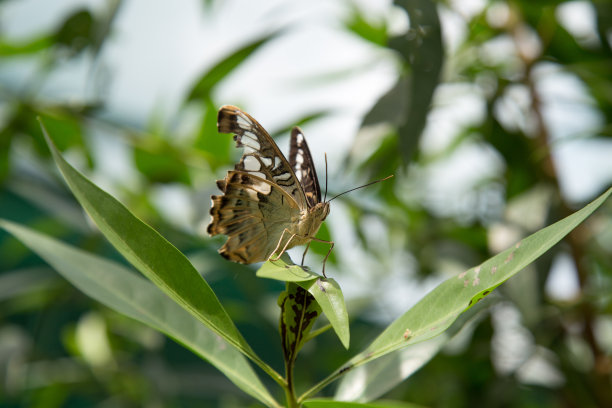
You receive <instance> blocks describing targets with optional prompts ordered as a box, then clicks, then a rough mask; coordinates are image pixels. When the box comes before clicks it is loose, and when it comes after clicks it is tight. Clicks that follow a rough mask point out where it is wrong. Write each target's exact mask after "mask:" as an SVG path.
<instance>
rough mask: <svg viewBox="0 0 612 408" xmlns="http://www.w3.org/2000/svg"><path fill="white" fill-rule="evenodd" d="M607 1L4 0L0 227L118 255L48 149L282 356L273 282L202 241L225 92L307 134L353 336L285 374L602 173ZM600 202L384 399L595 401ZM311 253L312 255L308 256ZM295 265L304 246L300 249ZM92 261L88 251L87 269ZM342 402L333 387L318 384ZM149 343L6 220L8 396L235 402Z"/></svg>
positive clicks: (607, 235) (601, 297) (178, 356)
mask: <svg viewBox="0 0 612 408" xmlns="http://www.w3.org/2000/svg"><path fill="white" fill-rule="evenodd" d="M611 47H612V3H610V2H609V1H605V0H600V1H592V2H589V1H555V0H544V1H537V2H533V1H528V0H515V1H486V0H469V1H465V0H454V1H452V0H448V1H437V2H434V1H429V0H396V1H395V2H391V1H382V0H381V1H366V0H359V1H358V0H344V1H335V2H330V1H324V0H314V1H309V2H291V1H285V0H267V1H259V2H255V1H248V0H227V1H215V0H206V1H204V0H182V1H176V2H162V1H145V0H123V1H121V0H87V1H85V0H82V1H81V0H54V1H53V2H51V1H46V0H19V1H17V0H12V1H11V0H4V1H2V2H0V217H2V218H6V219H10V220H13V221H16V222H19V223H23V224H25V225H27V226H29V227H31V228H34V229H36V230H38V231H41V232H44V233H47V234H49V235H52V236H54V237H56V238H58V239H60V240H62V241H65V242H68V243H71V244H73V245H76V246H78V247H80V248H83V249H85V250H88V251H91V252H94V253H97V254H101V255H104V256H107V257H110V258H113V259H116V260H119V261H121V262H123V260H122V259H121V257H120V256H119V255H117V254H116V252H114V250H113V249H112V248H111V247H110V245H109V244H108V243H107V242H105V240H104V239H103V238H102V237H101V235H100V234H99V233H98V231H97V230H96V229H95V227H93V225H92V223H91V222H89V221H88V219H87V217H86V216H85V214H84V213H83V211H82V210H81V209H80V207H79V206H78V205H77V204H76V201H75V200H74V198H73V197H72V196H71V195H70V193H69V192H68V191H67V188H66V187H65V185H64V184H63V182H62V180H61V178H60V177H59V175H58V172H57V170H56V169H55V167H54V166H53V164H52V162H51V160H50V157H49V154H48V151H47V149H46V147H45V145H44V142H43V140H42V135H41V131H40V128H39V126H38V123H37V121H36V118H37V117H40V118H42V120H43V122H44V123H45V124H46V126H47V127H48V129H49V132H50V133H51V135H52V137H53V138H54V140H55V141H56V143H57V144H58V146H59V147H60V148H61V150H62V151H63V152H64V154H65V155H66V157H67V158H68V159H69V160H70V161H71V163H73V164H74V165H75V166H77V167H78V168H79V169H80V170H82V171H83V172H84V173H85V174H86V175H87V176H88V177H90V178H91V179H92V180H94V181H95V182H96V183H97V184H98V185H100V186H101V187H102V188H104V189H105V190H107V191H109V192H110V193H111V194H113V195H115V196H116V197H117V198H119V199H120V200H121V201H122V202H123V203H124V204H125V205H126V206H127V207H128V208H130V209H131V210H132V211H133V212H134V213H136V214H137V215H138V216H139V217H140V218H142V219H144V220H146V221H147V222H148V223H149V224H151V225H152V226H154V227H155V228H156V229H158V230H159V231H160V232H161V233H162V234H163V235H164V236H166V237H167V238H168V239H169V240H170V241H171V242H172V243H173V244H175V245H176V246H177V247H179V249H181V250H182V251H184V252H185V253H186V254H187V255H188V256H189V257H190V259H191V260H192V261H193V263H194V264H195V265H196V267H197V268H198V270H199V271H200V272H201V273H202V274H203V276H204V277H205V279H206V280H207V281H208V282H209V283H210V284H211V286H212V287H213V289H214V290H215V291H216V293H217V294H218V296H219V297H220V299H221V301H222V303H223V304H224V306H225V307H226V308H227V309H228V311H229V313H230V315H231V316H232V317H233V318H234V319H235V320H236V321H237V323H238V326H239V328H240V330H241V331H242V333H243V334H244V335H245V337H246V338H247V339H248V340H249V341H250V342H251V343H252V344H253V347H254V349H255V351H256V352H257V353H258V354H259V355H260V356H262V357H263V358H264V359H265V360H267V361H271V362H272V365H273V366H274V367H275V368H277V370H279V371H281V368H282V360H281V352H280V348H279V347H280V344H279V339H278V334H277V324H278V323H277V317H278V309H277V307H276V297H277V296H278V294H279V292H280V291H281V290H282V288H283V287H282V285H280V284H278V283H276V282H270V281H264V280H261V279H256V278H255V277H254V270H255V269H254V268H255V266H250V267H249V266H241V265H235V264H230V263H228V262H226V261H225V260H223V259H221V258H220V257H219V256H218V255H217V253H216V249H218V248H219V246H220V245H221V244H222V242H223V239H222V238H220V239H210V238H209V237H207V236H206V234H205V233H204V227H205V226H206V224H207V222H208V217H209V216H208V210H209V206H210V200H209V196H210V195H211V194H215V193H216V192H215V183H214V180H216V179H217V178H222V177H223V176H224V174H225V171H227V170H228V169H229V168H231V166H232V165H233V163H234V161H235V160H236V159H237V158H238V157H239V152H238V151H237V150H236V149H234V148H233V141H232V140H231V137H229V136H226V135H218V134H217V132H216V112H217V110H218V108H219V107H220V106H221V105H224V104H233V105H238V106H240V107H241V108H243V109H244V110H246V111H247V112H249V113H250V114H251V115H253V116H254V117H255V118H256V119H258V121H260V122H261V123H262V125H264V127H266V128H267V129H268V131H269V132H270V133H271V134H272V135H273V136H274V137H275V139H276V140H277V142H278V144H279V146H280V148H281V150H285V151H287V148H288V134H289V129H290V128H291V126H293V125H299V126H301V127H302V128H303V129H304V132H305V134H306V137H307V139H308V141H309V145H310V149H311V151H312V153H313V156H314V160H315V163H316V166H317V169H318V173H319V178H320V180H321V183H322V184H324V181H323V180H324V179H325V162H324V154H325V153H327V157H328V170H327V171H328V178H329V182H328V183H329V186H328V189H329V193H328V196H330V195H332V194H335V193H339V192H342V191H344V190H346V189H349V188H351V187H354V186H357V185H360V184H364V183H366V182H368V181H370V180H372V179H375V178H380V177H384V176H387V175H389V174H394V175H395V177H394V178H393V179H391V180H388V181H386V182H384V183H381V184H378V185H375V186H372V187H369V188H367V189H363V190H359V191H356V192H354V193H351V194H349V195H345V196H343V197H342V198H339V199H338V200H335V201H334V202H333V204H332V211H331V214H330V216H329V217H328V219H327V220H326V222H325V226H324V228H322V230H321V233H320V235H319V236H320V237H321V238H326V239H332V240H334V241H335V243H336V246H335V248H334V252H333V256H332V258H331V260H330V262H329V263H328V268H329V270H328V274H329V275H331V276H333V277H334V278H335V279H336V280H337V281H338V282H339V283H340V285H341V287H342V288H343V291H344V294H345V298H346V300H347V304H348V308H349V315H350V317H351V332H352V336H351V339H352V344H351V349H350V350H349V351H346V350H343V348H342V346H341V345H340V343H339V342H338V341H337V339H336V338H335V337H334V335H333V333H331V332H328V333H326V334H324V335H322V336H320V337H319V338H317V339H316V340H314V341H313V342H312V344H309V346H308V347H306V348H305V349H304V350H303V352H302V356H301V357H300V359H298V366H297V370H298V373H297V375H298V379H297V380H298V389H300V387H305V386H306V385H308V384H312V383H313V382H314V381H316V380H317V379H321V378H322V377H323V376H325V375H326V374H327V373H329V372H330V371H331V370H333V369H335V368H337V367H338V366H339V365H340V364H342V363H343V362H344V361H346V360H347V359H348V358H349V357H350V356H351V355H353V354H355V353H356V352H358V351H360V350H362V349H363V348H364V347H365V346H366V345H367V344H368V343H369V342H370V341H371V340H372V339H373V338H374V337H375V336H376V335H377V334H378V333H379V332H380V331H381V330H382V328H384V327H385V326H386V325H387V324H388V323H389V322H390V321H392V320H393V319H394V318H396V317H398V316H399V315H400V314H401V313H403V312H404V311H405V310H407V309H408V308H409V307H410V306H411V305H413V304H414V303H415V302H417V301H418V300H419V299H420V298H421V297H422V296H423V295H424V294H425V293H426V292H427V291H428V290H430V289H431V288H433V287H434V286H435V285H437V284H438V283H439V282H441V281H442V280H444V279H446V278H448V277H449V276H453V274H456V273H459V272H462V271H464V270H466V269H468V268H469V267H471V266H473V265H477V264H479V263H480V262H482V261H483V260H484V259H487V258H488V257H490V256H492V255H493V254H495V253H497V252H499V251H501V250H502V249H505V248H506V247H508V246H510V245H513V244H514V243H515V242H516V241H518V240H519V239H521V238H522V237H523V236H525V235H528V234H530V233H532V232H534V231H536V230H538V229H540V228H542V227H543V226H545V225H548V224H550V223H551V222H553V221H556V220H558V219H560V218H562V217H563V216H566V215H568V214H569V213H571V212H572V211H574V210H575V209H577V208H580V207H581V206H582V205H584V204H585V203H587V202H589V201H591V200H592V199H593V198H595V197H596V196H597V195H598V194H599V193H601V192H602V191H604V190H605V189H606V188H607V187H609V186H610V185H611V184H612V139H611V136H612V125H611V123H612V49H611ZM611 214H612V208H611V206H610V205H609V204H608V205H607V206H606V207H605V208H603V209H601V210H600V211H598V212H597V213H596V214H595V215H594V216H592V217H591V218H590V219H589V221H588V222H587V223H586V224H585V225H583V226H581V227H580V228H579V229H578V230H576V231H575V232H574V233H573V234H572V235H571V236H570V237H569V238H568V239H567V240H565V241H564V242H563V243H562V244H560V245H558V246H556V247H555V248H554V249H553V250H552V251H550V252H549V253H547V254H546V256H544V257H543V258H541V259H540V260H538V261H537V262H536V263H535V264H533V265H532V266H530V267H529V268H528V269H527V270H525V271H523V272H521V273H520V274H519V275H517V276H516V277H515V278H513V279H511V280H510V281H508V282H507V283H506V284H504V285H503V286H502V287H501V288H500V290H498V291H497V293H496V294H495V301H494V302H492V305H491V306H490V307H489V308H488V309H486V310H485V311H484V312H483V313H482V314H481V316H480V318H479V319H478V320H477V323H475V324H472V325H470V326H469V328H466V330H463V331H461V332H460V335H457V336H456V337H455V338H454V339H452V340H451V341H450V342H449V343H448V344H447V346H445V348H444V349H443V351H442V352H441V353H439V354H438V355H437V356H435V357H434V358H433V359H432V361H431V362H430V363H429V364H427V365H426V366H425V367H423V368H422V369H421V370H419V371H418V372H417V373H416V374H414V375H413V376H411V377H410V378H408V379H407V380H405V381H404V382H402V383H401V384H400V385H398V386H397V387H395V388H394V389H393V390H392V391H390V392H389V393H388V394H387V395H385V397H387V398H395V399H399V400H404V401H411V402H415V403H418V404H423V405H431V406H450V407H455V406H456V407H463V406H474V405H478V406H539V407H560V406H562V407H588V406H600V407H603V406H612V391H611V390H612V383H611V375H612V360H611V354H612V316H611V312H612V303H611V302H612V299H611V294H612V217H611ZM313 247H314V248H313V250H312V251H311V252H310V254H309V256H308V258H307V264H308V265H310V266H312V267H313V268H314V269H315V270H316V269H317V268H319V265H320V262H321V260H322V255H324V253H325V252H326V249H327V248H326V247H325V246H317V245H313ZM293 254H298V255H297V257H298V258H297V259H299V255H300V254H301V250H300V249H299V248H298V249H297V250H296V252H293ZM84 267H86V266H84ZM324 395H333V387H331V388H330V389H327V390H325V391H324ZM249 404H252V401H251V400H250V399H249V398H248V397H247V396H245V395H244V394H242V393H241V392H240V391H239V390H238V389H237V388H236V387H234V386H233V385H232V384H231V383H230V382H229V381H228V380H227V379H226V378H225V377H223V376H222V375H220V374H219V373H217V372H216V371H215V370H214V369H213V368H212V367H210V366H209V365H207V364H206V363H205V362H203V361H201V360H199V359H198V358H196V357H195V356H193V355H191V353H190V352H188V351H187V350H185V349H183V348H181V347H180V346H179V345H177V344H175V343H174V342H172V341H171V340H169V339H167V338H165V337H164V336H163V335H161V334H159V333H157V332H155V331H153V330H152V329H149V328H147V327H144V326H142V325H141V324H138V323H135V322H133V321H131V320H129V319H127V318H125V317H122V316H120V315H118V314H117V313H115V312H113V311H110V310H108V309H107V308H105V307H103V306H100V305H99V304H96V303H95V302H93V301H91V300H90V299H88V298H87V297H86V296H85V295H83V294H82V293H80V292H79V291H77V290H76V289H74V288H73V287H72V286H70V285H69V284H68V283H67V282H66V281H64V280H63V279H62V278H60V277H59V276H58V275H57V274H56V273H55V272H54V271H53V270H51V269H50V268H49V267H48V266H46V265H45V264H44V263H43V262H42V261H40V260H39V259H38V258H36V257H35V256H33V255H32V254H31V253H30V252H28V251H27V250H26V249H25V247H23V246H22V245H21V244H19V243H18V242H17V241H15V240H14V239H12V238H10V237H9V236H8V235H7V234H5V233H4V232H0V405H1V406H3V407H5V406H6V407H20V406H28V407H80V406H99V407H106V406H108V407H132V406H134V407H141V406H146V407H175V406H176V407H179V406H180V407H191V406H194V407H195V406H216V407H238V406H240V407H242V406H248V405H249Z"/></svg>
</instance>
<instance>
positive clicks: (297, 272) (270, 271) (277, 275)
mask: <svg viewBox="0 0 612 408" xmlns="http://www.w3.org/2000/svg"><path fill="white" fill-rule="evenodd" d="M256 275H257V276H258V277H260V278H267V279H275V280H279V281H283V282H305V281H311V280H314V279H318V278H320V277H321V275H318V274H316V273H314V272H312V271H310V269H309V268H308V267H307V266H300V265H296V264H294V263H293V262H292V261H291V258H289V255H287V253H284V254H283V255H282V256H281V257H280V259H279V260H277V261H266V262H265V263H264V264H263V265H262V266H261V268H259V270H258V271H257V273H256Z"/></svg>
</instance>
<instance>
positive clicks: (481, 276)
mask: <svg viewBox="0 0 612 408" xmlns="http://www.w3.org/2000/svg"><path fill="white" fill-rule="evenodd" d="M611 194H612V188H610V189H609V190H608V191H606V192H605V193H604V194H602V195H601V196H599V197H598V198H597V199H595V200H594V201H593V202H591V203H590V204H588V205H587V206H585V207H584V208H582V209H581V210H579V211H577V212H575V213H574V214H572V215H570V216H568V217H566V218H564V219H562V220H561V221H558V222H556V223H555V224H553V225H550V226H548V227H546V228H544V229H541V230H540V231H538V232H536V233H534V234H532V235H530V236H528V237H527V238H525V239H523V240H521V241H520V242H518V243H516V244H515V245H514V246H512V247H511V248H508V249H506V250H505V251H503V252H501V253H500V254H498V255H496V256H494V257H492V258H490V259H489V260H487V261H485V262H483V263H482V264H481V265H478V266H476V267H474V268H471V269H469V270H468V271H465V272H463V273H460V274H459V275H457V276H456V277H452V278H450V279H448V280H446V281H444V282H443V283H441V284H440V285H439V286H438V287H436V288H435V289H434V290H432V291H431V292H429V293H428V294H427V295H426V296H425V297H424V298H423V299H421V301H419V302H418V303H417V304H416V305H415V306H414V307H412V308H411V309H410V310H408V311H407V312H406V313H404V314H403V315H402V316H400V317H399V318H398V319H396V320H395V321H394V322H393V323H391V325H389V327H387V329H385V330H384V331H383V332H382V333H381V334H380V335H379V336H378V337H377V338H376V339H375V340H374V341H373V342H372V344H370V346H369V347H368V348H367V349H366V350H364V351H363V352H361V353H359V354H357V355H356V356H355V357H353V358H352V359H351V360H350V361H349V362H348V363H346V364H344V365H343V366H342V367H340V368H339V369H338V370H336V371H334V372H333V373H332V374H331V375H330V376H329V377H327V378H326V379H324V380H323V381H321V382H320V383H319V384H317V385H315V386H314V387H312V388H311V389H310V390H308V391H306V392H305V393H304V394H303V395H302V396H301V397H300V400H304V399H305V398H307V397H308V396H310V395H313V394H314V393H316V392H317V391H319V390H320V389H321V388H323V387H325V386H326V385H327V384H329V383H330V382H332V381H334V380H335V379H337V378H339V377H340V376H341V375H343V374H344V373H347V372H349V371H350V370H352V369H353V368H355V367H358V366H360V365H362V364H365V363H368V362H370V361H372V360H374V359H377V358H380V357H382V356H384V355H387V354H389V353H391V352H393V351H395V350H399V349H401V348H403V347H406V346H408V345H410V344H415V343H418V342H421V341H425V340H427V339H431V338H433V337H435V336H437V335H439V334H440V333H442V332H444V331H445V330H446V329H447V328H448V327H449V326H450V325H451V324H452V323H453V322H454V321H455V320H456V319H457V317H458V316H459V315H460V314H461V313H463V312H465V311H466V310H467V309H469V308H470V307H472V306H473V305H474V304H476V302H478V301H479V300H481V299H482V298H484V297H485V296H487V295H488V294H490V293H491V291H493V290H494V289H495V288H496V287H498V286H499V285H501V284H502V283H504V282H505V281H506V280H508V279H509V278H510V277H512V276H513V275H515V274H516V273H518V272H519V271H521V270H522V269H523V268H525V267H526V266H527V265H529V264H530V263H532V262H533V261H535V260H536V259H537V258H538V257H540V256H541V255H542V254H544V253H545V252H546V251H548V250H549V249H550V248H551V247H552V246H553V245H555V244H556V243H558V242H559V241H560V240H561V239H562V238H563V237H565V236H566V235H567V234H569V233H570V232H571V231H572V230H573V229H574V228H576V227H577V226H578V225H579V224H580V223H582V222H583V221H584V220H585V219H586V218H587V217H588V216H589V215H591V214H592V213H593V211H595V210H596V209H597V208H599V207H600V206H601V205H602V204H603V203H604V202H605V201H606V199H608V198H609V197H610V195H611Z"/></svg>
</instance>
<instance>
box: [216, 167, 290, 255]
mask: <svg viewBox="0 0 612 408" xmlns="http://www.w3.org/2000/svg"><path fill="white" fill-rule="evenodd" d="M217 185H218V186H219V188H220V189H221V191H223V193H224V195H222V196H213V197H212V208H211V209H210V214H211V215H212V221H211V222H210V224H209V225H208V233H209V234H210V235H218V234H223V235H227V236H228V240H227V242H226V243H225V244H224V245H223V246H222V247H221V249H219V253H220V254H221V255H222V256H223V257H225V258H226V259H229V260H230V261H233V262H239V263H245V264H250V263H254V262H261V261H265V260H267V259H268V258H269V257H270V255H272V252H273V251H274V250H275V249H276V246H277V245H278V242H279V241H280V239H281V235H282V233H283V231H284V229H285V228H290V229H291V226H292V225H295V224H296V223H297V222H298V220H299V218H300V209H299V208H298V206H297V204H296V203H295V201H294V200H292V199H291V198H290V197H289V195H288V194H287V193H286V192H285V191H284V190H283V189H281V188H279V187H278V186H276V185H274V184H273V183H270V182H269V181H267V180H264V179H262V178H260V177H257V176H254V175H252V174H250V173H247V172H242V171H230V172H228V174H227V177H226V178H225V180H219V181H218V182H217Z"/></svg>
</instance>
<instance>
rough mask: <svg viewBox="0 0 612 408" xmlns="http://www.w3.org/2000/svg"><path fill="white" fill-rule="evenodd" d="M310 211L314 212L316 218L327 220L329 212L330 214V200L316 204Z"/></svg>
mask: <svg viewBox="0 0 612 408" xmlns="http://www.w3.org/2000/svg"><path fill="white" fill-rule="evenodd" d="M310 213H311V214H313V215H314V216H315V217H316V219H319V220H321V221H323V220H325V218H326V217H327V214H329V201H323V202H321V203H317V204H315V206H314V207H312V208H311V209H310Z"/></svg>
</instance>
